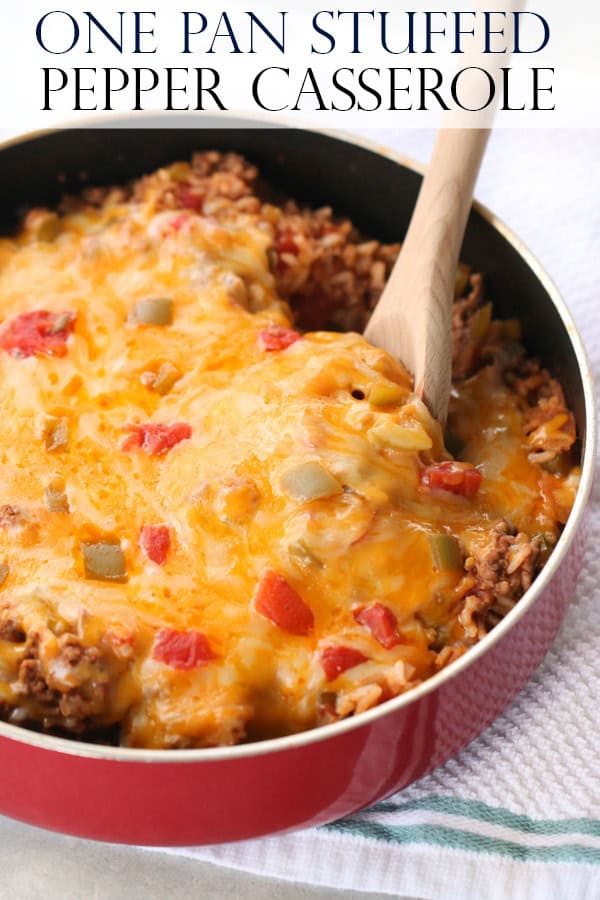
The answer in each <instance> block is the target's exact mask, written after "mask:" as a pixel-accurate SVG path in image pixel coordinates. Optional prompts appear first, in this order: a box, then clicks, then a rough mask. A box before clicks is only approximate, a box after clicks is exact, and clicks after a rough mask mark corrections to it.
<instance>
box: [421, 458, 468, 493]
mask: <svg viewBox="0 0 600 900" xmlns="http://www.w3.org/2000/svg"><path fill="white" fill-rule="evenodd" d="M482 481H483V476H482V474H481V472H480V471H479V470H478V469H476V468H475V466H472V465H471V463H465V462H454V460H447V461H446V462H441V463H435V464H434V465H432V466H427V467H426V468H425V469H424V470H423V472H422V473H421V484H422V485H424V486H425V487H427V488H430V489H431V490H440V491H449V492H450V493H451V494H460V495H461V496H463V497H474V496H475V494H476V493H477V491H478V490H479V488H480V487H481V482H482Z"/></svg>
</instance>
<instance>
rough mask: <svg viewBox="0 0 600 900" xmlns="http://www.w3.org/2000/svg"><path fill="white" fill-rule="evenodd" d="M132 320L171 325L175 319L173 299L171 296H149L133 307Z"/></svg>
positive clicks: (139, 322) (141, 323) (142, 322)
mask: <svg viewBox="0 0 600 900" xmlns="http://www.w3.org/2000/svg"><path fill="white" fill-rule="evenodd" d="M129 318H130V321H132V322H137V323H138V324H139V325H170V324H171V322H172V321H173V301H172V300H171V298H170V297H148V298H147V299H146V300H140V301H139V302H138V303H136V304H135V306H134V307H133V309H132V311H131V314H130V317H129Z"/></svg>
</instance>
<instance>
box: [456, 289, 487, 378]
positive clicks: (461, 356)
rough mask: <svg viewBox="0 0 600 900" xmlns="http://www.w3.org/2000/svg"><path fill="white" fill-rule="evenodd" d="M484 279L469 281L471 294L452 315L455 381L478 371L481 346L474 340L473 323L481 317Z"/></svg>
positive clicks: (457, 305) (459, 303) (459, 302)
mask: <svg viewBox="0 0 600 900" xmlns="http://www.w3.org/2000/svg"><path fill="white" fill-rule="evenodd" d="M482 302H483V277H482V276H481V275H478V274H475V275H471V277H470V280H469V292H468V294H467V296H466V297H460V298H459V299H458V300H457V301H456V302H455V304H454V309H453V313H452V376H453V378H454V379H455V380H459V379H462V378H466V377H467V376H468V375H472V374H473V372H475V371H476V369H477V362H478V351H479V345H478V343H477V341H474V340H473V323H474V319H475V317H476V316H480V315H481V312H480V311H481V308H482Z"/></svg>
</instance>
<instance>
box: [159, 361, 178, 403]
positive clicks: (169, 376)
mask: <svg viewBox="0 0 600 900" xmlns="http://www.w3.org/2000/svg"><path fill="white" fill-rule="evenodd" d="M180 378H181V372H180V371H179V369H178V368H177V367H176V366H173V365H172V364H171V363H163V364H162V365H161V367H160V368H159V370H158V372H157V373H156V378H155V379H154V383H153V384H152V390H153V391H154V392H155V393H156V394H161V395H162V396H163V397H164V395H165V394H168V393H169V392H170V390H171V388H172V387H173V386H174V384H175V383H176V382H177V381H179V379H180Z"/></svg>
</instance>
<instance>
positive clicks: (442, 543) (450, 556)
mask: <svg viewBox="0 0 600 900" xmlns="http://www.w3.org/2000/svg"><path fill="white" fill-rule="evenodd" d="M429 544H430V546H431V555H432V557H433V564H434V566H435V568H436V569H437V570H438V572H448V571H455V572H462V570H463V568H464V563H463V556H462V553H461V549H460V544H459V543H458V541H457V539H456V538H455V537H452V535H450V534H431V535H429Z"/></svg>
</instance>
